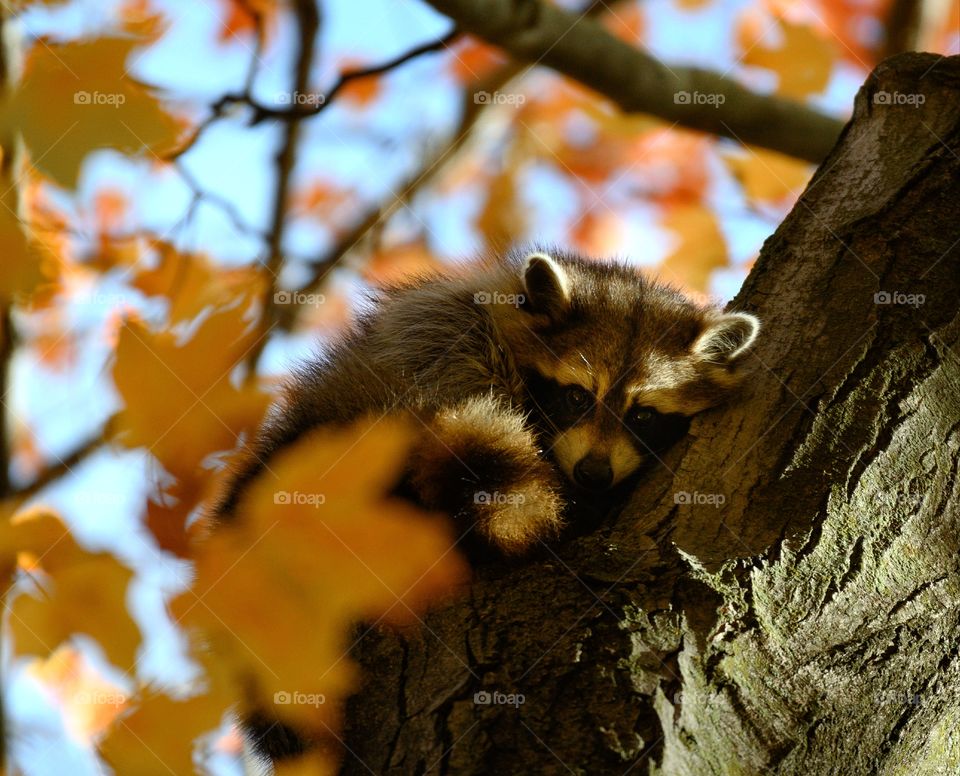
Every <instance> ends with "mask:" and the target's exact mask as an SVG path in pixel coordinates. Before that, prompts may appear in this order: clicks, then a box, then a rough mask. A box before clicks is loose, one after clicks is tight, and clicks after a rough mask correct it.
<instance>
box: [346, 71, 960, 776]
mask: <svg viewBox="0 0 960 776" xmlns="http://www.w3.org/2000/svg"><path fill="white" fill-rule="evenodd" d="M921 101H922V103H921ZM918 103H919V104H918ZM958 299H960V58H958V57H952V58H939V57H936V56H933V55H924V54H904V55H901V56H898V57H895V58H893V59H890V60H888V61H886V62H884V63H883V64H881V65H880V66H879V67H878V68H877V70H876V71H875V72H874V73H873V74H872V75H871V77H870V78H869V80H868V81H867V83H866V84H865V85H864V87H863V88H862V89H861V90H860V93H859V95H858V96H857V100H856V106H855V111H854V117H853V119H852V121H851V122H850V124H849V125H848V126H847V127H846V129H845V130H844V132H843V134H842V136H841V138H840V140H839V141H838V143H837V146H836V147H835V148H834V150H833V151H832V153H831V154H830V155H829V156H828V157H827V159H826V161H824V163H823V164H822V166H821V167H820V169H819V171H818V172H817V174H816V175H815V176H814V178H813V180H812V181H811V182H810V185H809V186H808V187H807V190H806V192H805V193H804V195H803V196H802V198H801V199H800V201H799V202H798V204H797V206H796V207H795V208H794V210H793V212H792V213H791V214H790V216H789V217H788V218H787V219H786V220H785V221H784V223H783V224H782V225H781V226H780V228H779V229H778V230H777V232H776V234H775V235H774V236H773V237H771V238H770V239H769V240H768V241H767V242H766V244H765V245H764V248H763V251H762V253H761V257H760V260H759V261H758V263H757V266H756V268H755V269H754V271H753V273H752V274H751V275H750V277H749V278H748V280H747V282H746V284H745V286H744V288H743V290H742V292H741V293H740V295H739V297H738V299H737V301H736V304H735V305H734V306H735V307H736V308H738V309H746V310H750V311H753V312H755V313H756V314H758V315H759V316H760V317H761V319H762V320H763V321H764V325H765V328H764V330H763V331H762V333H761V342H760V344H759V345H758V347H757V351H756V353H757V355H756V373H755V376H754V378H753V379H752V380H750V381H749V387H748V388H747V390H746V391H745V395H744V397H743V401H742V402H741V403H738V404H737V405H736V406H731V407H729V408H726V409H720V410H716V411H713V412H710V413H707V414H705V415H703V416H701V417H700V418H698V419H696V420H695V421H694V423H693V425H692V428H691V433H690V435H689V437H688V438H687V439H686V440H684V441H683V442H682V443H680V444H679V445H677V446H676V447H675V448H673V449H672V450H671V451H670V452H669V453H668V455H667V456H666V457H665V459H664V463H665V466H662V467H660V468H658V469H657V470H656V471H655V472H653V473H651V474H650V475H649V476H647V477H646V478H645V479H644V480H643V481H642V482H641V483H640V484H639V486H638V488H637V490H636V492H635V493H634V494H633V496H632V499H631V501H630V503H629V505H628V507H627V508H626V509H625V510H624V511H623V512H622V513H621V514H619V516H616V517H614V518H611V520H609V521H608V522H607V523H606V524H605V525H604V526H601V527H600V528H598V529H597V530H595V531H594V532H593V533H591V534H589V535H587V536H582V537H580V538H578V539H575V540H573V541H570V542H567V543H565V544H563V545H561V546H557V547H554V548H551V549H549V550H546V551H545V554H544V557H543V558H541V559H539V560H536V561H533V562H530V563H527V564H519V565H513V566H509V567H508V566H493V567H484V568H482V569H481V570H480V571H479V572H478V574H477V578H476V580H475V582H474V584H473V585H472V587H471V588H470V590H469V591H468V592H467V593H465V595H464V597H463V598H461V599H460V600H459V601H457V602H454V603H452V604H450V605H448V606H445V607H443V608H441V609H438V610H436V611H433V612H431V613H430V614H429V616H427V617H426V619H425V625H424V626H423V627H418V628H411V629H409V630H405V631H403V632H402V633H399V634H398V633H384V632H382V631H380V630H373V631H371V632H369V633H368V634H367V635H366V636H365V637H364V638H363V639H362V640H361V642H360V644H359V646H358V648H357V650H356V651H357V657H358V659H359V660H360V661H361V662H362V664H363V666H364V669H365V673H366V676H367V680H366V683H365V687H364V689H363V691H362V692H361V693H360V694H359V695H357V696H356V697H355V698H353V699H352V701H351V703H350V705H349V708H348V728H347V730H348V734H347V738H346V746H347V748H348V749H349V750H350V753H348V754H347V755H346V760H345V763H344V770H345V772H347V773H351V774H352V773H367V772H373V773H376V774H414V773H418V774H419V773H450V774H491V773H496V774H513V773H516V774H566V773H575V774H581V773H582V774H607V773H609V774H622V773H625V772H627V771H629V770H633V771H634V772H637V773H644V772H653V773H663V774H698V775H699V774H713V773H738V774H743V773H749V774H752V773H761V772H765V771H767V770H768V769H772V770H774V771H776V772H777V773H803V774H808V773H813V774H821V773H823V774H826V773H843V774H861V773H863V774H866V773H882V774H888V773H889V774H894V773H904V774H907V773H911V774H912V773H930V774H932V773H944V774H946V773H958V772H960V737H958V735H957V734H956V732H955V731H956V729H957V726H958V723H960V659H958V655H957V649H958V644H960V606H958V604H960V574H958V549H960V530H958V529H960V526H958V509H957V507H958V500H960V489H958V476H957V468H958V465H960V356H958V354H960V317H958ZM484 692H486V693H491V694H492V693H494V692H498V693H501V694H502V696H496V697H495V698H492V700H493V701H494V702H490V703H483V702H482V701H484V700H488V698H487V697H486V696H479V697H478V698H476V699H475V694H476V693H484ZM512 696H516V697H512ZM520 696H522V699H521V697H520ZM521 700H522V703H521ZM478 701H480V702H478Z"/></svg>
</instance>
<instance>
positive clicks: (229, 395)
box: [113, 306, 268, 477]
mask: <svg viewBox="0 0 960 776" xmlns="http://www.w3.org/2000/svg"><path fill="white" fill-rule="evenodd" d="M243 316H244V310H243V309H242V308H241V307H239V306H238V307H234V308H232V309H226V310H221V311H218V312H215V313H214V314H212V315H211V316H210V317H209V318H208V319H207V320H205V321H204V322H203V324H202V325H201V326H200V328H199V330H198V331H197V332H196V333H195V334H194V335H193V337H192V338H191V339H189V340H188V341H187V342H185V343H180V342H178V340H177V338H176V337H175V336H174V335H173V334H172V333H170V332H160V333H157V332H152V331H149V330H148V329H147V328H146V327H145V326H144V325H143V324H141V323H139V322H136V321H128V322H127V323H126V324H125V325H124V327H123V328H122V330H121V331H120V338H119V342H118V344H117V357H116V362H115V364H114V369H113V378H114V382H115V383H116V386H117V389H118V390H119V391H120V395H121V397H122V398H123V401H124V404H125V408H124V410H123V411H122V413H121V415H120V418H119V422H118V434H119V439H120V440H121V441H122V442H123V443H124V444H126V445H128V446H130V447H140V446H142V447H146V448H147V449H148V450H149V451H150V452H151V453H152V454H153V455H154V456H156V458H157V459H159V460H160V462H161V463H162V464H163V465H164V467H165V468H166V469H167V471H169V472H170V473H171V474H174V475H176V476H178V477H194V476H196V474H197V469H198V467H199V466H200V463H201V462H202V461H203V460H204V459H205V458H206V457H207V456H208V455H210V454H211V453H215V452H218V451H222V450H229V449H232V448H233V447H234V446H235V445H236V443H237V439H238V437H239V436H240V434H241V433H242V432H244V431H249V430H251V429H253V428H254V427H255V426H256V425H257V423H259V421H260V418H261V416H262V415H263V412H264V410H265V409H266V406H267V401H268V397H267V395H266V394H265V393H263V392H262V391H261V390H259V389H258V388H246V387H240V388H238V387H236V386H234V384H233V382H232V381H231V372H232V371H233V369H234V367H235V366H236V365H237V364H238V363H239V362H240V361H242V359H243V357H244V356H245V355H246V353H247V352H248V350H249V349H250V347H251V346H252V344H253V343H254V341H255V340H256V337H257V336H258V335H257V333H256V332H255V331H247V329H249V328H250V327H249V326H248V324H247V323H246V322H245V321H244V320H243Z"/></svg>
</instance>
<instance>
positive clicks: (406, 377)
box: [215, 251, 759, 760]
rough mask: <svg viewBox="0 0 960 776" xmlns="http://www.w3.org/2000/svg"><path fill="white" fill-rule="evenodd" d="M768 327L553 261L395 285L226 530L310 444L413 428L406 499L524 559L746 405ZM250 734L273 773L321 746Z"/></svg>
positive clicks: (259, 465)
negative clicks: (406, 424) (398, 417)
mask: <svg viewBox="0 0 960 776" xmlns="http://www.w3.org/2000/svg"><path fill="white" fill-rule="evenodd" d="M758 330H759V322H758V321H757V319H756V318H755V317H754V316H752V315H749V314H747V313H742V312H730V313H724V312H720V311H718V310H714V309H710V308H705V307H701V306H698V305H695V304H693V303H692V302H691V301H689V300H688V299H686V298H685V297H684V296H683V295H682V294H681V293H679V292H678V291H676V290H674V289H672V288H670V287H668V286H665V285H662V284H659V283H655V282H652V281H650V280H647V279H645V278H644V277H643V276H642V275H640V274H639V272H638V271H637V270H636V269H634V268H633V267H631V266H629V265H627V264H622V263H602V262H598V261H595V260H590V259H586V258H582V257H579V256H576V255H573V254H570V253H565V252H559V251H549V252H547V251H535V252H532V253H527V254H523V253H516V254H511V255H509V256H507V257H506V258H504V259H491V260H487V261H484V262H482V263H480V264H479V265H478V266H476V267H473V268H471V269H469V270H466V271H463V272H460V273H459V274H457V273H451V274H448V275H439V274H438V275H433V276H429V277H421V278H418V279H416V280H413V281H411V282H408V283H405V284H401V285H397V286H394V287H390V288H386V289H384V290H382V291H381V292H378V294H377V295H376V296H375V297H374V298H373V299H372V300H371V307H370V309H369V310H368V311H367V312H366V313H365V314H364V315H362V316H361V318H360V320H359V321H358V323H357V324H356V325H355V326H354V327H353V328H352V329H351V330H350V331H349V332H348V333H346V334H345V335H344V336H343V337H342V338H341V339H339V340H338V341H337V342H335V343H334V344H333V345H332V347H331V349H330V350H329V352H328V353H326V354H325V355H324V356H323V357H322V358H316V359H314V360H313V361H310V362H308V363H306V364H303V365H301V366H300V367H299V368H297V370H296V371H295V374H294V376H293V379H292V380H291V381H290V383H289V386H288V388H287V390H286V392H285V394H284V396H283V399H282V401H281V402H280V404H279V405H278V407H277V408H276V411H275V412H273V414H272V415H271V416H270V418H269V420H268V421H267V422H266V423H265V425H264V427H263V428H262V430H261V432H260V434H259V436H258V437H257V438H256V440H255V441H254V442H253V444H252V445H251V446H250V449H249V450H248V451H247V452H246V454H245V457H244V458H243V459H242V462H241V464H240V465H239V466H238V467H237V468H236V469H235V471H234V473H233V477H232V479H231V480H230V481H229V483H228V487H227V490H226V492H225V495H224V496H223V498H222V499H221V501H220V502H219V504H218V505H217V507H216V509H215V518H216V519H218V520H222V521H225V520H230V519H234V518H236V517H237V516H238V514H237V513H238V511H240V508H241V507H242V501H241V497H242V495H243V493H244V491H245V489H246V487H247V486H248V484H249V483H250V482H251V481H252V480H253V479H254V478H256V477H257V476H258V475H259V474H261V473H262V471H263V469H264V466H265V464H267V463H268V462H269V460H270V457H271V456H272V455H273V454H274V453H275V452H276V451H278V450H280V449H282V448H283V447H285V446H287V445H290V444H291V443H293V442H294V441H296V440H297V438H298V437H300V436H301V435H302V434H304V433H305V432H307V431H309V430H311V429H314V428H317V427H319V426H324V425H334V424H344V423H349V422H351V421H353V420H356V419H358V418H360V417H362V416H366V415H369V414H371V413H374V414H375V415H385V414H389V413H408V414H411V415H412V416H414V417H415V418H416V419H418V420H419V421H420V422H419V424H416V425H417V427H418V428H419V429H420V434H419V439H418V441H417V443H416V445H415V448H414V449H413V451H412V453H411V455H410V460H409V465H408V471H407V473H406V475H405V482H404V483H403V484H402V485H401V488H402V490H404V491H405V492H406V494H407V495H410V496H411V497H412V498H414V499H415V500H417V501H419V502H420V503H422V504H423V505H425V506H427V507H430V508H433V509H438V510H441V511H444V512H447V513H448V514H450V515H452V516H455V517H456V518H457V520H456V522H457V523H458V524H459V525H461V526H462V531H461V538H463V537H464V536H468V538H470V539H478V540H479V544H480V545H481V546H482V547H485V548H488V549H492V550H493V551H494V552H495V553H497V554H501V555H505V556H519V555H523V554H525V553H528V552H529V551H530V550H531V549H532V548H534V547H535V546H536V545H537V544H538V543H540V542H545V541H548V540H551V539H554V538H556V537H557V536H559V535H560V533H561V529H563V528H564V524H565V520H566V518H567V514H566V513H568V512H569V511H570V510H569V509H568V507H569V506H570V504H571V503H573V502H575V501H576V500H578V499H580V500H587V501H593V500H594V499H597V498H602V497H603V496H604V494H608V493H609V492H610V491H612V490H614V489H616V488H618V487H620V486H622V485H624V484H625V483H627V482H628V481H629V480H630V478H631V477H632V476H633V475H635V474H636V473H638V472H639V471H640V470H641V468H642V467H643V466H644V464H645V463H647V462H649V461H651V460H653V461H655V460H656V458H657V456H658V454H659V453H660V452H661V451H662V450H663V449H664V448H665V447H667V446H669V444H671V443H672V442H673V441H675V440H676V439H677V438H679V436H681V435H682V434H683V433H685V431H686V424H687V421H688V418H689V417H690V416H691V415H694V414H695V413H698V412H700V411H701V410H704V409H706V408H708V407H712V406H714V405H716V404H718V403H720V402H721V401H723V400H724V398H725V397H727V396H729V395H730V394H731V393H732V392H734V391H735V390H736V388H737V386H738V384H739V383H740V382H741V380H742V378H743V374H744V370H743V364H744V360H745V358H744V357H745V356H746V354H747V353H748V352H749V351H750V348H751V346H752V345H753V343H754V341H755V339H756V337H757V333H758ZM471 535H472V536H471ZM244 727H245V729H246V731H247V734H248V736H249V738H250V740H251V741H252V746H253V748H254V750H255V751H256V752H257V753H258V755H261V756H262V755H265V756H267V757H270V758H271V759H274V760H279V759H282V758H284V757H288V756H292V755H296V754H299V753H301V752H303V751H304V750H305V749H306V748H308V747H309V746H310V745H309V744H308V743H307V742H306V740H305V739H304V737H303V736H302V735H301V734H300V733H299V732H298V731H295V730H293V729H292V728H290V727H288V726H287V725H285V724H284V723H283V722H282V721H280V720H279V719H278V718H277V717H275V716H274V715H273V714H271V713H269V712H268V711H266V710H259V711H255V712H253V713H249V714H247V715H246V717H245V719H244Z"/></svg>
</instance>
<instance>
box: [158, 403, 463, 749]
mask: <svg viewBox="0 0 960 776" xmlns="http://www.w3.org/2000/svg"><path fill="white" fill-rule="evenodd" d="M411 438H412V432H411V430H410V428H409V427H408V426H407V425H406V424H404V423H402V422H400V421H397V420H389V421H387V420H381V421H379V422H375V421H364V422H362V423H360V424H357V425H356V426H355V427H353V428H350V429H346V430H338V431H332V430H329V429H319V430H317V431H314V432H311V433H309V434H307V435H306V436H304V437H303V438H302V439H301V440H300V441H298V442H297V443H296V444H294V445H293V446H291V447H290V448H288V449H286V450H284V451H282V452H280V453H278V454H277V455H275V456H274V457H272V458H271V459H270V462H269V468H270V471H269V472H265V473H264V474H263V475H262V476H260V477H259V478H258V479H257V480H256V481H254V482H253V483H252V484H251V486H250V488H249V490H248V492H247V493H246V495H245V496H244V498H243V499H242V500H241V502H240V503H239V504H238V506H237V510H236V513H237V516H236V518H235V519H233V520H232V521H231V522H230V523H228V524H226V525H221V526H219V527H217V528H216V529H215V530H214V531H213V533H212V534H211V535H210V537H209V538H208V539H207V541H206V542H204V543H203V545H201V547H200V548H199V550H198V552H197V556H196V583H195V584H194V586H193V588H192V589H191V590H190V591H189V592H188V593H186V594H184V595H183V596H181V597H179V598H178V599H177V600H176V601H175V603H174V607H173V609H174V612H175V616H176V618H177V619H178V620H179V621H180V622H182V623H184V624H185V625H187V626H189V627H190V628H191V630H199V632H200V634H202V635H201V636H200V638H202V640H203V642H204V643H207V644H209V645H210V649H211V651H212V653H213V655H214V656H215V659H216V661H217V663H218V665H222V666H228V667H229V669H230V671H231V672H232V673H233V674H234V676H235V677H236V681H237V682H238V683H239V684H240V686H242V687H243V688H244V690H245V692H246V693H247V699H246V702H247V703H250V702H251V700H252V699H256V705H257V706H258V707H259V708H262V709H264V710H267V712H268V713H271V714H275V715H277V716H278V717H279V718H282V719H284V720H285V721H290V722H291V723H293V724H294V725H296V726H298V727H300V728H303V729H306V730H311V731H313V732H314V734H315V735H317V736H318V737H320V738H324V737H328V736H329V735H330V731H331V730H336V729H338V728H339V725H340V717H341V707H342V702H343V700H344V698H345V697H346V695H347V694H348V693H350V692H352V691H353V690H354V689H355V687H356V684H357V671H356V667H355V666H354V664H353V662H352V661H351V660H350V659H349V657H348V652H349V641H348V640H347V634H348V632H349V628H350V626H351V625H352V624H354V623H355V622H357V621H361V620H369V621H379V620H380V619H387V620H388V621H392V622H397V623H400V622H405V621H409V620H410V619H412V618H414V616H415V615H414V614H413V612H416V611H420V610H422V609H423V608H424V606H425V605H426V604H427V602H429V601H432V600H434V599H435V598H437V597H438V596H439V595H441V594H444V593H446V592H447V591H448V590H449V589H450V588H451V586H453V585H455V584H457V583H458V582H460V581H462V580H463V579H464V578H465V573H466V570H465V566H464V564H463V562H462V560H460V558H459V557H458V556H457V555H456V554H455V553H454V552H452V538H451V536H450V532H449V529H448V528H447V527H445V526H444V524H443V523H442V522H441V521H439V520H438V519H436V518H434V517H432V516H428V515H425V514H423V513H422V512H420V511H419V510H417V509H414V508H413V507H411V506H409V505H407V504H406V503H404V502H400V501H396V500H390V499H387V498H385V494H386V493H387V492H388V491H389V490H390V488H391V487H392V486H393V485H394V484H395V482H396V481H397V479H398V478H399V476H400V473H401V471H402V469H403V467H404V463H405V460H406V455H407V450H408V447H409V444H410V441H411ZM401 548H402V549H401Z"/></svg>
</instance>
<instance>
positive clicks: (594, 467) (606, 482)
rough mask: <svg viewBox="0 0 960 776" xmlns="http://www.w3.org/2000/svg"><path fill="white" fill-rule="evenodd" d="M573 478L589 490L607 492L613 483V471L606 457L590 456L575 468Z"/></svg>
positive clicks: (580, 461)
mask: <svg viewBox="0 0 960 776" xmlns="http://www.w3.org/2000/svg"><path fill="white" fill-rule="evenodd" d="M573 478H574V479H575V480H576V481H577V484H578V485H581V486H582V487H584V488H587V489H589V490H606V489H607V488H609V487H610V483H611V482H613V469H611V468H610V461H609V460H608V459H607V458H606V457H605V456H593V455H588V456H586V457H585V458H581V459H580V460H579V461H578V462H577V465H576V466H574V467H573Z"/></svg>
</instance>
